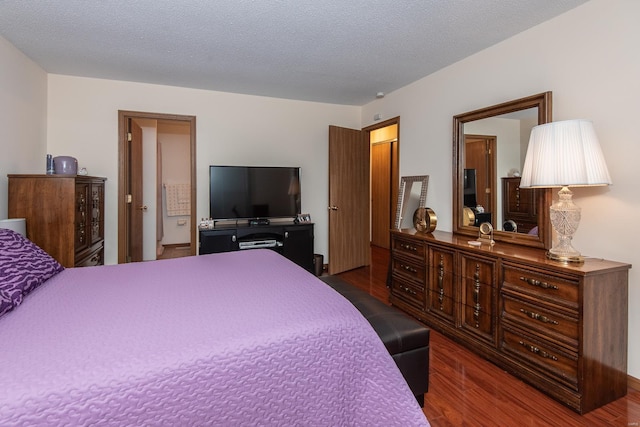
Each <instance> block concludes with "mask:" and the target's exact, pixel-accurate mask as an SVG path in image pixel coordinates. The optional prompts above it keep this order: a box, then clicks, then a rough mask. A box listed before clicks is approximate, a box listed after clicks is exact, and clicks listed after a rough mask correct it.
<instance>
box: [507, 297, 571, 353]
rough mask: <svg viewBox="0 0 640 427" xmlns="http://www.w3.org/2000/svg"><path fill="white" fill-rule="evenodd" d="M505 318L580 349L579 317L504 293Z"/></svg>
mask: <svg viewBox="0 0 640 427" xmlns="http://www.w3.org/2000/svg"><path fill="white" fill-rule="evenodd" d="M502 301H503V312H502V317H503V319H507V320H511V321H513V322H517V323H519V324H520V325H521V326H522V327H523V328H524V329H526V330H529V331H537V332H538V333H539V334H541V335H544V336H548V337H549V338H553V339H556V340H559V341H562V342H564V343H565V344H566V345H568V346H569V348H570V349H572V350H573V351H578V318H577V316H576V317H572V316H567V315H565V314H562V313H559V312H556V311H553V310H548V309H545V308H542V307H539V306H537V305H533V304H530V303H528V302H525V301H521V300H519V299H517V298H513V297H511V296H509V295H504V294H503V295H502ZM543 338H544V337H543Z"/></svg>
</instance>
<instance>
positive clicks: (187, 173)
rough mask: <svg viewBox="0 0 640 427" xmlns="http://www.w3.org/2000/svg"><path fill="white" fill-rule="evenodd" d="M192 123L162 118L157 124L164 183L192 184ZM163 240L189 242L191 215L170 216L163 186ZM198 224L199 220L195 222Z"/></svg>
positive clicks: (171, 242) (166, 243) (162, 242)
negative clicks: (190, 125)
mask: <svg viewBox="0 0 640 427" xmlns="http://www.w3.org/2000/svg"><path fill="white" fill-rule="evenodd" d="M190 142H191V140H190V133H189V123H184V122H168V121H162V122H160V123H159V124H158V146H159V149H161V150H162V181H163V182H162V183H161V184H162V185H163V187H164V184H189V183H190V181H191V150H190ZM160 147H161V148H160ZM161 208H162V219H163V220H162V224H163V230H164V237H163V238H162V240H161V242H160V243H161V244H163V245H169V244H178V243H190V241H191V228H190V227H191V217H190V216H189V215H179V216H168V215H167V203H166V192H165V189H164V188H163V190H162V204H161ZM195 226H197V224H195Z"/></svg>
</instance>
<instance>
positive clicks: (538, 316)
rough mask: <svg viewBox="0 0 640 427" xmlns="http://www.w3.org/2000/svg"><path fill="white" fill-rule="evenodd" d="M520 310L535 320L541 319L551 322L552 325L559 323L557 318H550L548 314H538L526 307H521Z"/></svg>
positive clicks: (541, 320) (544, 321)
mask: <svg viewBox="0 0 640 427" xmlns="http://www.w3.org/2000/svg"><path fill="white" fill-rule="evenodd" d="M520 312H521V313H524V314H526V315H527V316H528V317H530V318H532V319H534V320H539V321H540V322H542V323H551V324H552V325H557V324H558V321H557V320H553V319H550V318H548V317H547V316H543V315H542V314H538V313H535V312H533V311H529V310H525V309H524V308H521V309H520Z"/></svg>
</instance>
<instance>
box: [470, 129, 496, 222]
mask: <svg viewBox="0 0 640 427" xmlns="http://www.w3.org/2000/svg"><path fill="white" fill-rule="evenodd" d="M464 142H465V147H464V153H465V161H464V167H465V169H475V171H476V172H475V175H476V203H477V205H478V206H482V208H483V210H484V213H485V214H487V215H488V216H489V217H490V220H489V222H491V223H492V224H495V220H496V218H497V217H496V215H497V200H496V194H497V192H496V188H495V183H496V182H497V178H496V157H497V153H496V145H497V143H496V142H497V138H496V137H495V136H492V135H465V136H464ZM476 208H477V207H476Z"/></svg>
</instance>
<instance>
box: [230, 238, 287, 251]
mask: <svg viewBox="0 0 640 427" xmlns="http://www.w3.org/2000/svg"><path fill="white" fill-rule="evenodd" d="M276 246H278V241H277V240H276V239H265V240H251V241H248V242H240V243H238V247H239V248H240V249H258V248H275V247H276Z"/></svg>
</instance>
